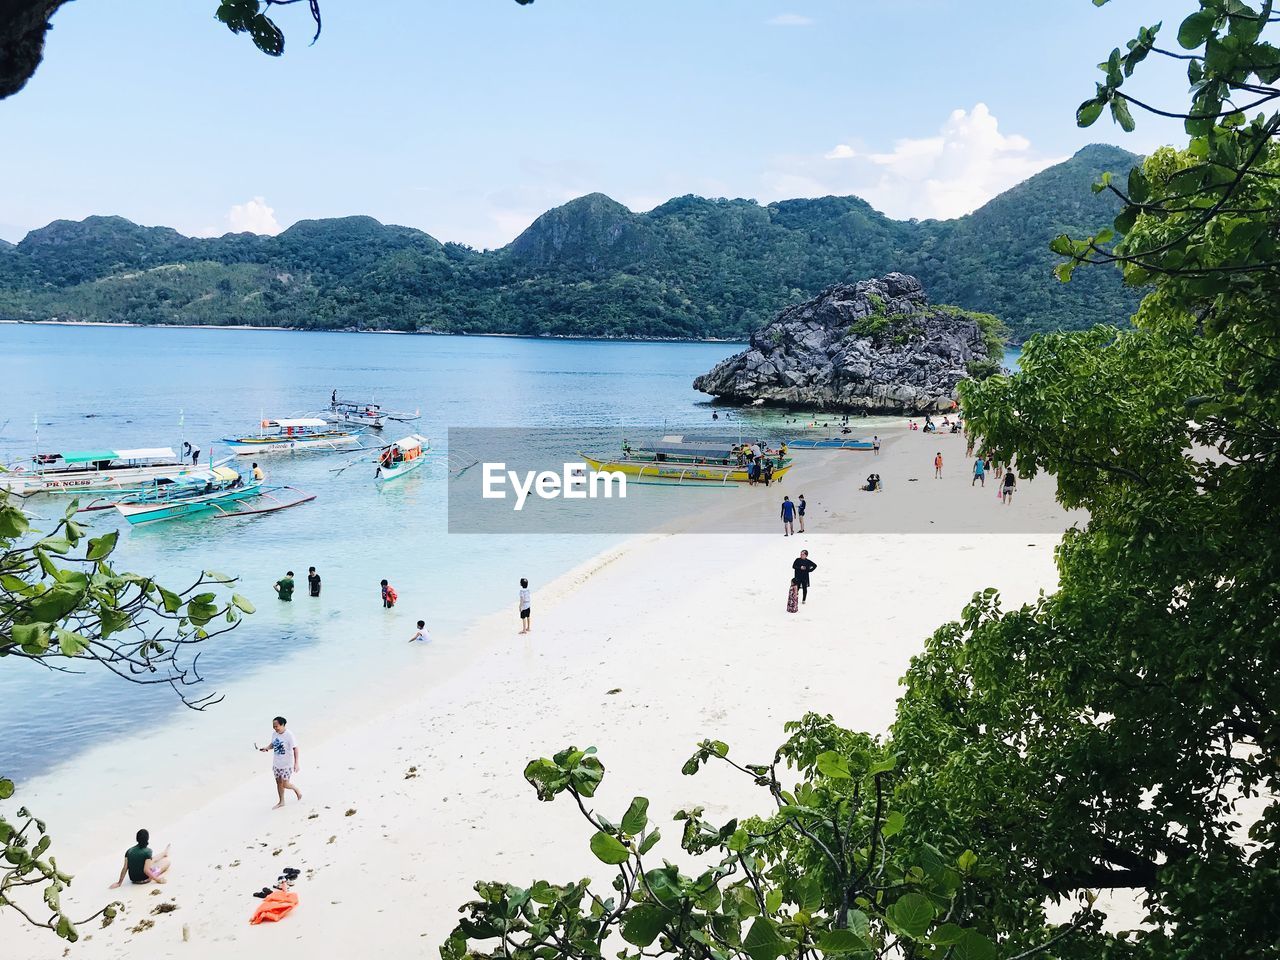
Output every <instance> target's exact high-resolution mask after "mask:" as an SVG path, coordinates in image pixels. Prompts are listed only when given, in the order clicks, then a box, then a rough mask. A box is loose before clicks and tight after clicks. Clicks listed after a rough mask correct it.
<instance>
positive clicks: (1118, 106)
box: [1111, 97, 1137, 133]
mask: <svg viewBox="0 0 1280 960" xmlns="http://www.w3.org/2000/svg"><path fill="white" fill-rule="evenodd" d="M1111 118H1112V119H1113V120H1115V122H1116V123H1118V124H1120V129H1121V130H1123V131H1124V132H1125V133H1133V131H1134V130H1135V129H1136V128H1137V124H1136V123H1134V120H1133V114H1132V113H1130V112H1129V104H1128V103H1127V102H1126V101H1125V100H1123V99H1121V98H1120V97H1114V98H1113V99H1112V100H1111Z"/></svg>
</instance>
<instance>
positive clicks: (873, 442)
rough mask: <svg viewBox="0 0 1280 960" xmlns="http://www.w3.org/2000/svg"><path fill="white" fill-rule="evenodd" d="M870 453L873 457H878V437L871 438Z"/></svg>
mask: <svg viewBox="0 0 1280 960" xmlns="http://www.w3.org/2000/svg"><path fill="white" fill-rule="evenodd" d="M871 453H872V454H873V455H874V456H877V457H878V456H880V438H879V437H878V436H877V437H872V438H871Z"/></svg>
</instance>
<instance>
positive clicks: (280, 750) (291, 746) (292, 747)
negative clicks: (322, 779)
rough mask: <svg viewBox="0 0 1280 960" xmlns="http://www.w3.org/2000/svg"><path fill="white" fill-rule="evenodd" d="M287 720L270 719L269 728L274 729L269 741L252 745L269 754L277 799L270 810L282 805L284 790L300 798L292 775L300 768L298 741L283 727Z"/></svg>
mask: <svg viewBox="0 0 1280 960" xmlns="http://www.w3.org/2000/svg"><path fill="white" fill-rule="evenodd" d="M288 722H289V721H287V720H285V718H284V717H276V718H275V719H273V720H272V721H271V729H272V730H273V731H274V733H273V735H272V737H271V742H270V743H269V744H267V745H266V746H265V747H260V746H258V745H257V744H256V743H255V744H254V745H253V746H254V749H255V750H257V751H258V752H260V753H267V752H270V754H271V775H272V776H273V777H275V781H276V795H277V797H278V799H279V802H278V803H277V804H276V805H275V806H274V807H272V808H271V809H272V810H279V809H280V808H281V807H283V806H284V792H285V791H286V790H292V791H293V795H294V796H295V797H297V798H298V799H299V800H301V799H302V791H301V790H299V789H298V788H297V787H295V786H294V785H293V775H294V774H295V773H297V772H298V770H299V769H300V768H301V764H300V763H299V762H298V741H296V740H294V739H293V734H292V733H290V732H289V731H288V730H287V729H285V727H286V726H287V725H288Z"/></svg>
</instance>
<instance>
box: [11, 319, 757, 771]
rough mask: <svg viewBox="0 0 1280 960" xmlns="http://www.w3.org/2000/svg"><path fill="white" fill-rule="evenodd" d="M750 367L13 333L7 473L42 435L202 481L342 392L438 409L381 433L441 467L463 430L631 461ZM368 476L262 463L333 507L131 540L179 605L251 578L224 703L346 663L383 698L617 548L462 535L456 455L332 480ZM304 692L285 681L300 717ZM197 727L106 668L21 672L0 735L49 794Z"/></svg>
mask: <svg viewBox="0 0 1280 960" xmlns="http://www.w3.org/2000/svg"><path fill="white" fill-rule="evenodd" d="M737 349H739V346H738V345H736V344H689V343H624V342H599V341H564V340H532V339H515V338H498V337H434V336H413V337H411V336H395V335H369V334H344V333H324V334H320V333H308V334H303V333H294V332H288V331H266V330H264V331H257V330H255V331H240V330H186V329H156V328H134V327H55V326H17V325H8V324H0V460H3V462H6V463H7V462H12V461H14V460H17V459H21V458H26V457H29V456H30V455H31V452H32V450H33V447H34V444H35V437H34V433H35V422H36V421H38V424H39V443H40V449H41V450H43V451H51V450H59V449H65V450H75V449H87V448H94V447H106V448H111V447H115V446H119V447H147V446H172V447H174V448H175V449H177V447H178V445H179V443H180V440H181V439H182V437H184V436H185V438H187V439H189V440H192V441H193V442H195V443H197V444H198V445H199V446H200V447H201V448H202V449H203V451H204V455H203V457H202V462H204V461H205V460H207V459H208V457H209V456H210V453H211V452H212V454H213V455H214V456H225V455H226V454H227V451H226V450H225V449H223V450H221V451H219V450H218V449H217V445H216V441H217V439H218V438H221V437H225V436H234V435H241V434H249V433H253V432H254V431H255V428H256V424H257V422H258V420H259V419H261V418H262V417H263V416H267V417H282V416H290V415H293V416H299V415H305V414H306V413H308V412H314V411H316V410H318V409H320V408H322V407H323V406H325V405H326V404H327V400H328V397H329V393H330V391H331V390H334V389H336V390H337V391H338V394H339V396H340V397H348V398H351V399H357V400H365V399H372V400H375V401H376V402H378V403H380V404H381V405H382V406H383V407H384V409H391V410H408V411H412V410H417V409H420V410H421V412H422V419H421V420H419V421H417V422H415V423H413V424H411V425H402V424H388V425H387V428H386V429H385V430H384V431H383V434H384V435H385V436H386V437H387V438H388V439H395V438H396V437H397V436H399V435H401V434H402V433H409V432H420V433H423V434H425V435H426V436H428V437H430V438H431V440H432V444H433V447H435V448H437V449H439V448H443V447H444V445H445V438H446V430H447V428H448V427H536V428H559V429H566V428H573V429H579V428H582V429H584V430H590V431H594V433H595V435H596V436H597V437H599V438H601V439H602V440H603V439H604V438H605V437H607V436H609V435H610V434H613V439H614V440H615V441H616V440H617V439H618V438H620V437H622V436H624V435H626V434H627V433H628V432H631V434H632V435H633V436H634V435H641V434H643V433H644V432H645V431H646V430H648V431H650V432H652V431H653V430H654V429H656V428H663V427H665V428H666V429H667V430H668V431H678V430H680V429H688V428H700V429H704V430H705V429H708V428H710V427H712V426H713V424H712V421H711V408H710V403H709V398H708V397H706V396H704V395H702V394H699V393H697V392H696V391H694V390H693V389H692V387H691V386H690V382H691V381H692V379H693V378H694V377H695V376H696V375H697V374H699V373H702V372H704V371H706V370H707V369H709V368H710V367H711V366H712V365H713V364H714V363H716V362H717V361H718V360H720V359H722V358H723V357H725V356H728V355H729V354H731V353H733V352H735V351H736V350H737ZM180 413H181V418H182V423H183V425H182V426H181V427H179V417H180ZM776 416H777V415H776V414H770V413H754V412H736V411H735V412H730V413H722V414H721V420H720V422H719V424H718V426H721V427H722V428H729V427H731V426H732V424H733V421H734V420H735V419H736V418H738V417H742V418H745V419H746V420H748V421H749V422H755V423H759V424H760V425H761V426H765V425H767V423H768V420H769V418H775V419H776ZM353 456H354V455H353V454H350V453H336V452H335V453H325V454H319V453H309V454H276V455H272V456H266V457H263V458H261V460H260V462H261V464H262V466H263V468H264V469H265V470H266V471H267V472H268V479H269V480H270V481H276V482H283V483H289V484H293V485H296V486H297V487H299V488H302V489H304V490H306V491H307V492H309V493H315V494H317V499H316V500H315V501H314V502H312V503H309V504H306V505H303V506H300V507H298V508H296V509H292V510H285V511H281V512H279V513H273V514H267V515H263V516H258V517H251V518H238V519H233V520H214V519H195V520H185V521H173V522H168V523H159V524H152V525H150V526H144V527H138V528H133V529H129V528H127V525H125V532H124V534H123V535H122V538H121V546H120V547H119V549H118V550H117V553H116V558H115V562H116V566H117V569H123V570H132V571H136V572H140V573H147V574H156V575H158V576H159V578H160V580H161V582H162V583H165V584H166V585H167V586H170V587H174V588H177V587H184V586H186V585H187V584H188V583H189V582H191V580H192V579H194V577H195V576H197V575H198V573H199V571H200V570H201V569H213V570H217V571H220V572H223V573H227V574H230V575H233V576H237V577H239V578H240V583H239V584H238V585H237V587H236V589H237V590H238V591H239V592H241V593H243V594H245V595H246V596H247V597H249V599H251V600H252V601H253V602H254V603H255V604H257V606H258V612H257V613H256V614H255V615H253V616H252V617H248V618H247V619H246V621H245V622H244V623H243V624H242V625H241V626H240V627H239V628H237V629H236V630H235V631H233V632H231V633H230V634H227V635H226V636H224V637H220V638H218V639H217V640H215V641H214V642H212V643H210V644H209V645H208V648H207V650H206V651H205V652H204V653H203V655H202V656H201V659H200V666H201V673H202V675H203V676H204V677H205V678H206V683H205V687H206V688H207V690H208V691H214V690H220V689H224V688H226V687H227V686H228V685H229V684H231V683H232V681H234V680H235V679H237V678H239V677H241V676H244V675H246V674H247V673H250V672H254V671H258V670H264V669H265V670H270V669H272V667H273V666H274V665H275V664H277V663H279V662H283V661H285V660H286V659H287V658H289V657H291V656H294V655H297V654H300V653H307V654H311V655H312V656H311V658H310V659H311V662H313V663H314V662H316V661H317V659H318V660H319V662H321V663H323V664H327V665H328V666H327V667H325V669H330V670H332V672H333V674H334V676H337V677H341V676H342V675H343V674H344V673H346V672H348V671H350V672H351V673H352V676H353V677H355V676H357V675H358V676H360V677H364V678H365V679H367V678H368V677H369V676H373V677H375V678H376V672H375V671H376V668H377V659H376V654H377V645H378V644H380V643H384V642H386V641H387V640H388V639H407V637H408V636H409V634H410V633H412V622H413V621H414V620H416V619H418V618H419V617H421V618H423V619H425V620H426V621H427V623H428V625H429V628H430V629H431V630H432V631H433V634H434V635H435V637H436V638H437V639H445V638H448V637H449V636H451V635H457V634H460V633H461V632H462V631H463V629H464V627H465V626H466V625H467V623H468V622H470V621H471V620H473V619H474V618H476V617H477V616H480V615H483V614H486V613H490V612H492V611H494V610H495V609H499V608H501V607H504V606H506V605H508V602H512V603H513V602H514V599H515V590H516V588H517V581H518V579H519V578H520V577H522V576H527V577H528V578H529V579H530V580H531V581H532V583H533V585H534V587H535V594H536V588H537V586H538V585H540V584H544V583H546V582H548V581H549V580H551V579H552V578H554V577H555V576H557V575H558V574H560V573H563V572H565V571H566V570H568V569H570V568H572V567H573V566H574V565H576V564H578V563H581V562H582V561H584V560H586V559H588V558H589V557H591V556H592V555H594V554H595V553H597V552H598V551H600V550H601V549H603V548H604V547H606V546H608V545H609V543H610V542H611V541H610V539H609V538H605V537H602V536H587V535H577V536H571V537H563V536H561V537H557V536H519V537H517V536H498V537H467V536H457V535H455V536H450V535H448V534H447V533H446V529H445V527H446V516H445V502H446V501H445V492H444V490H445V481H446V478H447V473H448V470H449V469H450V465H449V461H448V460H447V459H446V458H445V456H444V455H443V451H442V452H441V454H440V455H438V457H437V458H434V459H433V461H432V462H431V463H429V464H428V465H427V466H426V467H424V468H423V469H421V470H419V471H417V472H416V473H415V474H412V475H410V476H408V477H406V478H404V479H402V480H399V481H396V482H395V483H393V484H390V485H388V486H387V487H385V488H383V489H381V490H379V489H378V488H377V486H376V485H375V484H374V483H373V480H372V476H371V474H372V468H371V467H369V466H368V465H366V464H361V465H359V466H357V467H353V468H351V469H348V470H346V471H343V472H340V473H339V472H335V470H334V469H333V468H335V467H338V466H341V465H342V464H344V463H347V462H348V461H350V460H351V459H352V457H353ZM237 460H238V462H240V463H241V464H242V465H244V466H247V465H248V461H247V460H245V459H244V458H237ZM455 466H456V463H455ZM655 495H657V496H662V495H663V494H660V493H659V494H655ZM65 502H66V501H65V499H61V498H51V497H42V498H36V499H33V500H32V501H30V503H29V508H30V509H31V511H32V512H33V513H35V514H37V515H39V516H44V517H53V516H57V515H58V513H59V504H62V503H65ZM86 516H90V517H92V518H93V519H92V521H91V524H90V527H91V530H92V531H93V532H94V533H98V532H101V531H102V530H104V529H107V528H110V527H114V526H120V525H121V522H120V521H118V520H117V519H116V518H115V515H114V512H113V511H112V512H106V511H104V512H103V513H98V514H90V515H86ZM36 525H37V526H39V524H38V523H37V524H36ZM614 539H617V538H614ZM308 566H315V567H317V568H318V569H319V572H320V574H321V576H322V577H323V582H324V588H323V594H322V597H321V599H320V600H319V601H318V602H317V601H312V600H311V599H310V598H308V597H307V596H306V586H305V575H306V570H307V567H308ZM286 570H293V571H294V573H295V574H297V578H296V579H297V580H298V581H299V589H298V592H297V594H296V595H295V601H294V602H293V603H292V604H283V603H279V602H278V601H276V600H275V598H274V594H273V591H272V587H271V585H272V584H273V583H274V582H275V581H276V580H277V579H278V578H279V577H280V576H282V575H283V574H284V573H285V571H286ZM384 577H385V578H387V579H388V580H390V581H391V583H392V584H393V585H395V587H396V588H397V590H398V592H399V595H400V603H399V606H398V607H397V609H396V611H395V613H396V616H395V619H394V621H390V620H388V618H387V617H386V616H383V611H382V610H381V607H380V603H379V596H378V584H379V581H380V580H381V579H382V578H384ZM401 634H403V637H401ZM317 653H319V654H320V655H321V656H320V657H319V658H317V657H316V656H315V654H317ZM357 666H358V667H359V669H356V667H357ZM329 680H330V681H331V682H332V681H333V677H330V678H329ZM353 682H354V681H353ZM286 686H287V684H286V683H285V682H284V681H283V680H282V698H285V699H287V696H288V691H287V689H285V687H286ZM182 709H183V708H182V707H181V706H180V705H179V704H178V702H177V698H176V697H175V696H174V694H173V693H172V692H171V691H170V690H169V689H168V688H166V687H163V686H160V687H153V688H142V687H138V686H135V685H132V684H128V683H126V682H124V681H122V680H119V679H117V678H115V677H112V676H110V675H108V674H107V673H106V672H105V671H102V670H91V671H89V672H88V673H86V674H84V675H80V676H67V675H63V674H52V673H50V672H48V671H46V670H44V669H42V668H40V667H38V666H35V665H32V664H28V663H22V662H9V663H6V664H5V665H4V669H3V670H0V730H2V731H3V732H4V734H5V737H4V740H5V743H6V744H7V745H8V746H7V755H6V756H4V757H3V758H0V763H2V766H3V772H4V773H5V774H6V775H8V776H30V775H33V774H36V773H39V772H41V771H42V770H44V769H45V768H47V767H48V766H49V765H50V764H51V763H53V762H65V761H67V760H68V759H70V758H72V757H74V756H75V754H76V753H78V752H79V751H81V750H84V749H87V748H89V747H91V746H93V745H95V744H97V743H100V742H102V741H104V740H108V739H112V738H113V737H117V736H122V735H125V734H127V733H136V732H137V731H138V730H139V728H140V726H145V725H147V724H151V723H154V722H156V721H157V720H160V719H162V718H163V717H165V716H166V715H170V714H172V712H173V711H180V710H182ZM37 745H38V746H37Z"/></svg>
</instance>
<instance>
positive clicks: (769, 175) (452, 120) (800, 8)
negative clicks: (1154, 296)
mask: <svg viewBox="0 0 1280 960" xmlns="http://www.w3.org/2000/svg"><path fill="white" fill-rule="evenodd" d="M216 6H217V0H181V2H178V0H109V2H108V0H98V2H89V0H84V2H79V3H70V4H68V5H67V6H66V7H64V8H63V9H62V10H61V11H60V12H59V13H58V14H57V15H56V17H55V20H54V27H55V28H54V30H53V31H52V32H51V34H50V36H49V42H48V47H47V50H46V54H45V61H44V64H43V65H42V66H41V68H40V70H39V72H38V73H37V74H36V76H35V78H34V79H33V80H32V81H31V82H30V83H29V84H28V86H27V88H26V89H25V90H24V91H22V92H21V93H19V94H18V95H17V96H15V97H12V98H10V99H8V100H5V101H0V131H2V132H3V143H4V145H5V149H3V150H0V176H2V177H3V179H4V182H5V183H8V184H10V185H11V187H10V189H9V190H8V191H6V192H5V195H4V197H3V198H0V237H4V238H6V239H8V240H14V241H16V240H18V239H20V238H21V237H22V236H23V235H24V234H25V233H26V231H27V230H29V229H31V228H33V227H36V226H41V225H43V224H45V223H47V222H48V221H50V220H52V219H56V218H60V217H63V218H72V219H79V218H81V217H84V216H88V215H89V214H94V213H103V214H111V213H114V214H121V215H123V216H126V217H129V218H130V219H132V220H135V221H138V222H140V223H146V224H165V225H169V226H174V227H176V228H178V229H179V230H181V231H183V232H184V233H190V234H201V235H213V234H220V233H223V232H226V231H228V230H231V229H253V230H256V231H258V232H275V231H277V230H279V229H281V228H283V227H287V226H288V225H289V224H291V223H293V222H295V221H297V220H300V219H306V218H311V217H327V216H343V215H347V214H356V213H361V214H369V215H372V216H374V217H377V218H378V219H379V220H382V221H384V222H390V223H402V224H407V225H410V226H414V227H418V228H421V229H423V230H426V231H428V232H429V233H431V234H432V235H434V236H436V237H437V238H439V239H441V240H457V241H460V242H465V243H470V244H472V245H474V246H477V247H486V246H490V247H491V246H499V245H501V244H503V243H506V242H508V241H509V240H511V239H512V238H513V237H514V236H515V235H516V234H517V233H519V231H520V230H522V229H523V228H524V227H525V226H527V225H528V224H529V222H531V221H532V220H533V218H534V217H536V216H537V215H538V214H539V213H541V212H542V211H544V210H545V209H547V208H549V207H551V206H554V205H556V204H559V203H563V202H564V201H566V200H568V199H571V198H572V197H575V196H579V195H581V194H584V193H590V192H593V191H601V192H604V193H607V194H609V195H610V196H612V197H614V198H615V199H617V200H620V201H621V202H623V203H626V204H627V205H628V206H630V207H632V208H633V209H637V210H641V209H647V208H649V207H652V206H654V205H656V204H657V203H660V202H662V201H663V200H666V199H668V198H669V197H672V196H678V195H681V194H685V193H698V194H702V195H705V196H734V197H737V196H745V197H755V198H757V199H759V200H761V201H764V202H768V201H772V200H777V199H782V198H786V197H793V196H820V195H823V194H828V193H842V194H843V193H855V194H858V195H861V196H864V197H866V198H867V199H868V200H870V201H871V202H872V203H873V204H875V205H876V206H877V207H878V208H880V209H882V210H884V211H885V212H886V213H888V214H890V215H892V216H897V217H909V216H919V217H925V216H954V215H957V214H959V213H963V212H965V211H966V210H968V209H972V208H973V207H975V206H977V205H980V204H981V203H982V202H984V201H985V200H986V199H989V198H990V197H991V196H993V195H994V194H995V193H998V192H999V191H1000V190H1002V189H1004V188H1006V187H1008V186H1011V185H1012V184H1013V183H1016V182H1018V181H1020V180H1022V179H1025V178H1026V177H1027V176H1029V175H1030V174H1032V173H1034V172H1035V171H1036V170H1038V169H1041V168H1043V167H1044V166H1046V165H1048V164H1050V163H1053V162H1055V161H1057V160H1060V159H1063V158H1065V157H1067V156H1069V155H1070V154H1071V153H1073V152H1074V151H1075V150H1077V149H1079V147H1081V146H1083V145H1084V144H1086V143H1089V142H1094V141H1098V140H1102V141H1107V142H1111V143H1118V144H1120V145H1122V146H1124V147H1127V148H1128V149H1131V150H1134V151H1135V152H1144V151H1147V150H1150V149H1151V148H1152V147H1154V146H1156V145H1158V144H1160V143H1165V142H1179V143H1181V142H1185V137H1184V136H1183V135H1182V134H1181V130H1180V128H1179V127H1178V126H1177V125H1175V124H1170V123H1168V122H1163V121H1155V120H1152V119H1147V118H1139V128H1138V131H1137V133H1135V134H1133V135H1129V136H1125V135H1124V134H1123V133H1121V131H1120V130H1119V129H1118V128H1116V127H1113V126H1112V125H1111V124H1110V122H1109V121H1100V122H1099V124H1098V125H1096V126H1095V127H1094V128H1093V129H1092V130H1089V131H1081V130H1078V129H1077V128H1076V127H1075V124H1074V120H1073V115H1074V110H1075V107H1076V105H1077V104H1078V103H1079V102H1080V101H1081V100H1083V99H1085V98H1086V97H1087V96H1088V95H1089V94H1090V93H1092V90H1093V83H1094V80H1095V78H1096V77H1097V76H1098V73H1097V69H1096V67H1095V64H1096V63H1097V62H1098V61H1099V60H1102V59H1105V56H1106V54H1107V53H1108V51H1109V50H1110V49H1111V47H1113V46H1117V45H1122V44H1123V42H1124V41H1125V40H1127V39H1128V38H1130V37H1132V36H1133V35H1134V34H1135V33H1136V29H1137V27H1138V26H1139V25H1144V24H1151V23H1155V22H1156V21H1157V20H1160V19H1161V18H1162V17H1163V18H1164V19H1165V20H1166V30H1167V31H1168V32H1169V33H1170V34H1172V33H1174V32H1175V31H1176V28H1177V22H1178V20H1179V19H1180V18H1181V16H1183V15H1185V13H1186V12H1189V7H1188V4H1187V3H1186V2H1184V0H1162V2H1154V0H1113V2H1112V3H1111V4H1109V5H1108V6H1106V7H1103V8H1101V9H1095V8H1094V6H1093V5H1092V3H1091V2H1090V0H808V2H805V0H678V2H677V0H625V2H624V0H536V2H535V3H534V4H533V5H532V6H528V7H522V6H517V5H516V4H515V3H514V2H513V0H452V2H446V0H378V2H355V0H322V9H323V12H324V15H325V29H324V33H323V35H322V36H321V38H320V40H319V41H318V42H317V43H316V44H315V45H314V46H308V40H309V39H310V35H311V23H310V18H309V17H308V15H307V12H306V9H305V7H306V5H305V4H299V5H295V6H291V7H284V8H278V9H277V10H276V13H275V16H276V19H277V21H278V22H279V23H280V24H281V25H282V26H283V27H284V29H285V33H286V36H287V37H288V45H287V48H286V52H285V55H284V57H283V58H280V59H278V60H277V59H271V58H268V57H265V56H263V55H262V54H260V53H258V52H257V51H256V50H255V49H253V47H252V45H251V43H250V42H249V41H248V40H247V38H245V37H233V36H232V35H231V34H230V33H229V32H228V31H227V30H226V29H225V28H224V27H222V26H221V25H220V24H218V23H217V22H215V21H214V19H213V11H214V9H215V8H216ZM1184 8H1187V9H1184ZM1168 42H1169V44H1170V45H1173V42H1174V41H1173V39H1172V36H1170V37H1169V39H1168ZM1185 86H1186V82H1185V77H1183V76H1181V75H1180V74H1179V73H1178V72H1176V71H1174V70H1169V69H1164V68H1163V66H1162V65H1159V64H1157V65H1155V67H1154V68H1153V70H1152V71H1150V76H1149V77H1148V78H1146V79H1145V80H1144V81H1143V83H1142V87H1143V89H1144V91H1145V92H1146V93H1147V95H1148V97H1150V98H1151V99H1152V100H1155V101H1159V102H1163V103H1166V104H1168V103H1172V104H1179V103H1181V102H1183V101H1184V100H1185V92H1184V91H1185ZM18 184H20V185H22V189H20V190H19V189H15V188H14V185H18Z"/></svg>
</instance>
